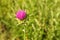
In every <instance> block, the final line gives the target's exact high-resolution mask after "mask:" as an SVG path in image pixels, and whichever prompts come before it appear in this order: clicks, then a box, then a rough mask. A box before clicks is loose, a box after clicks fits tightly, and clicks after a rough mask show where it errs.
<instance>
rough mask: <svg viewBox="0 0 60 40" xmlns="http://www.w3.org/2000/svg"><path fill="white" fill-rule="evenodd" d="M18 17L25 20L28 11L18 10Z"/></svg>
mask: <svg viewBox="0 0 60 40" xmlns="http://www.w3.org/2000/svg"><path fill="white" fill-rule="evenodd" d="M16 18H18V19H20V20H23V19H25V18H26V12H25V11H24V10H18V11H17V13H16Z"/></svg>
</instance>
